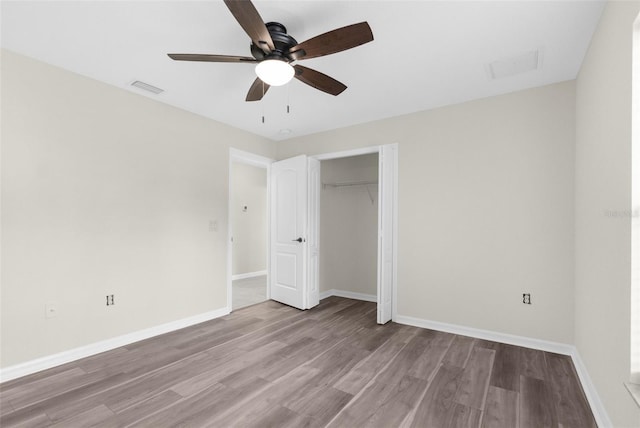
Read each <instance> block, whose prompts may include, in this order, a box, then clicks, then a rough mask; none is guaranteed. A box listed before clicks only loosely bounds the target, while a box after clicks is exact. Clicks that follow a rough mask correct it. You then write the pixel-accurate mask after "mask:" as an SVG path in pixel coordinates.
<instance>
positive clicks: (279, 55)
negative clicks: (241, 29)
mask: <svg viewBox="0 0 640 428" xmlns="http://www.w3.org/2000/svg"><path fill="white" fill-rule="evenodd" d="M265 26H266V27H267V30H269V34H270V35H271V39H272V40H273V44H274V46H275V49H274V50H273V51H272V52H270V53H266V52H264V51H263V50H262V49H261V48H259V47H258V46H256V45H255V43H251V55H253V57H254V58H255V59H257V60H258V61H262V60H265V59H279V60H282V61H286V62H291V61H293V60H295V59H296V58H295V57H292V55H290V54H289V49H291V48H292V47H294V46H296V45H297V44H298V42H297V41H296V39H294V38H293V37H291V36H290V35H289V34H287V27H285V26H284V25H282V24H280V23H279V22H267V23H266V24H265Z"/></svg>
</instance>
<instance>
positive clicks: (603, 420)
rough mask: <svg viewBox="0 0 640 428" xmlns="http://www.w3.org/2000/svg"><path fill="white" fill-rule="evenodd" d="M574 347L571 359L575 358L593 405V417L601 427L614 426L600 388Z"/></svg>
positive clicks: (586, 393) (580, 377)
mask: <svg viewBox="0 0 640 428" xmlns="http://www.w3.org/2000/svg"><path fill="white" fill-rule="evenodd" d="M572 348H573V350H572V352H571V359H572V360H573V365H574V366H575V368H576V372H577V373H578V378H579V379H580V383H581V384H582V389H583V390H584V395H586V396H587V401H588V402H589V406H591V411H592V412H593V417H594V418H595V419H596V424H598V427H600V428H609V427H613V422H611V419H609V415H608V414H607V409H606V408H605V407H604V403H603V402H602V400H600V396H599V395H598V390H597V389H596V387H595V385H594V384H593V382H592V381H591V376H589V372H588V371H587V366H585V365H584V362H583V361H582V358H581V357H580V354H579V353H578V349H577V348H576V347H575V346H572Z"/></svg>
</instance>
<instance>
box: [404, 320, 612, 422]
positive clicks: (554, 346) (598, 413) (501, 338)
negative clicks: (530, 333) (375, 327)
mask: <svg viewBox="0 0 640 428" xmlns="http://www.w3.org/2000/svg"><path fill="white" fill-rule="evenodd" d="M394 321H395V322H397V323H399V324H406V325H411V326H414V327H421V328H428V329H430V330H438V331H444V332H446V333H452V334H459V335H461V336H469V337H475V338H477V339H484V340H491V341H493V342H500V343H506V344H509V345H516V346H522V347H524V348H531V349H539V350H541V351H546V352H554V353H556V354H563V355H568V356H570V357H571V359H572V360H573V365H574V366H575V368H576V372H577V373H578V378H579V379H580V383H581V384H582V389H584V393H585V395H586V396H587V401H588V402H589V405H590V406H591V410H592V411H593V416H594V418H595V419H596V423H597V424H598V426H599V427H600V428H608V427H612V426H613V424H612V423H611V419H609V415H608V414H607V411H606V409H605V407H604V404H603V403H602V401H601V400H600V396H599V395H598V392H597V390H596V388H595V386H594V385H593V382H591V377H589V373H588V372H587V368H586V366H585V365H584V363H583V362H582V358H580V354H579V353H578V349H577V348H576V347H575V346H573V345H567V344H565V343H558V342H552V341H547V340H539V339H532V338H530V337H524V336H516V335H513V334H507V333H499V332H495V331H490V330H481V329H478V328H472V327H465V326H460V325H455V324H448V323H443V322H437V321H429V320H425V319H421V318H414V317H407V316H403V315H398V316H397V317H396V319H395V320H394Z"/></svg>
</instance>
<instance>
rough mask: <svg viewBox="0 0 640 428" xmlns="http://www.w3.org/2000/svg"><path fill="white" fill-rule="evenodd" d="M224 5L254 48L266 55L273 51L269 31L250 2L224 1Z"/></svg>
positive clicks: (240, 0) (245, 0) (242, 0)
mask: <svg viewBox="0 0 640 428" xmlns="http://www.w3.org/2000/svg"><path fill="white" fill-rule="evenodd" d="M224 4H226V5H227V7H228V8H229V10H230V11H231V14H232V15H233V16H234V17H235V18H236V21H238V24H240V26H241V27H242V29H243V30H244V31H245V33H247V35H248V36H249V37H250V38H251V40H252V41H253V43H254V44H255V45H256V46H258V47H259V48H260V49H262V50H263V51H265V52H267V53H269V52H271V51H273V50H274V49H275V47H274V45H273V40H272V39H271V35H270V34H269V30H267V26H266V25H264V21H263V20H262V17H260V14H259V13H258V11H257V10H256V7H255V6H254V5H253V3H251V1H249V0H224Z"/></svg>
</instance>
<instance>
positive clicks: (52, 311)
mask: <svg viewBox="0 0 640 428" xmlns="http://www.w3.org/2000/svg"><path fill="white" fill-rule="evenodd" d="M44 316H45V318H55V317H57V316H58V304H57V303H56V302H49V303H46V304H45V305H44Z"/></svg>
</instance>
